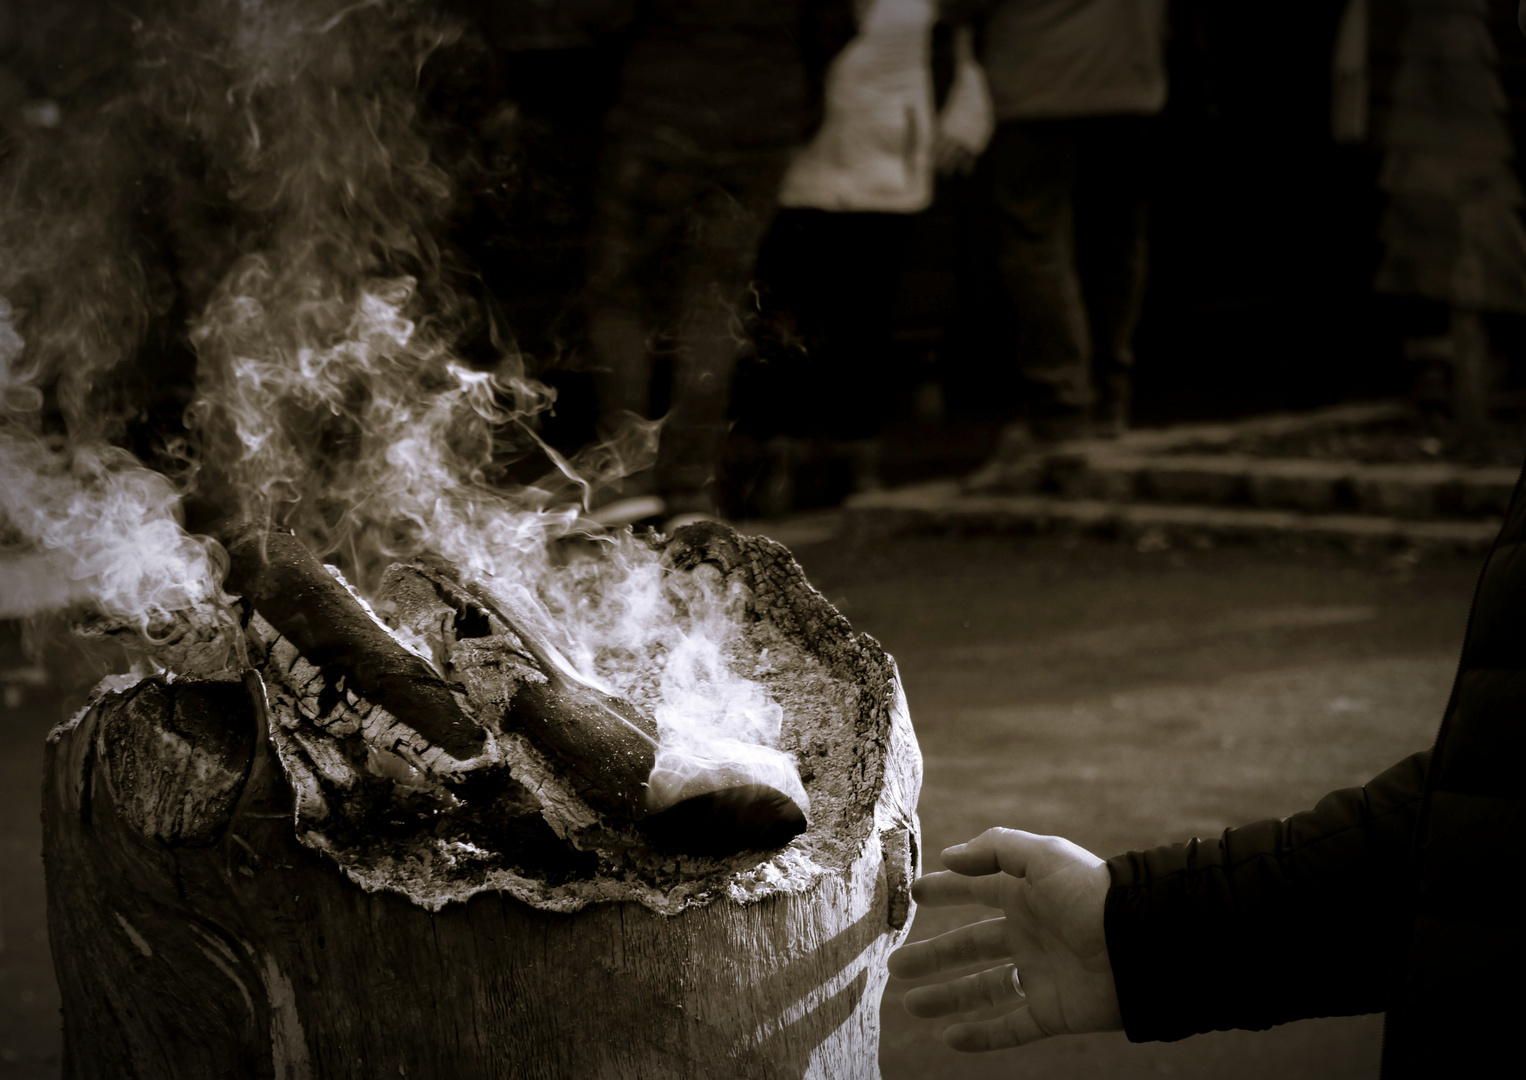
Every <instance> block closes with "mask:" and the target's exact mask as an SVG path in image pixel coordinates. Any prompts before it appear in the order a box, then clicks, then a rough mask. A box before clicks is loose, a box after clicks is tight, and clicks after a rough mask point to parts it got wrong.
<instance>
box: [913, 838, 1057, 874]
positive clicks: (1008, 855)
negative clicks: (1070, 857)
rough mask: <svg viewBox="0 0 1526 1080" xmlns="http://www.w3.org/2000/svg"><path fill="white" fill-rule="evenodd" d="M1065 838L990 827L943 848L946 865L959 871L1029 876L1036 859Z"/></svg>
mask: <svg viewBox="0 0 1526 1080" xmlns="http://www.w3.org/2000/svg"><path fill="white" fill-rule="evenodd" d="M1063 843H1064V841H1061V840H1059V839H1058V838H1057V837H1053V836H1039V835H1038V834H1036V833H1030V832H1023V831H1022V830H1021V829H987V830H986V831H985V832H983V833H981V834H980V835H979V836H977V837H975V839H973V840H970V841H967V842H966V843H963V844H955V845H954V846H953V847H951V848H945V849H944V850H943V865H944V866H946V867H948V868H949V869H950V870H952V871H954V872H955V873H956V874H967V875H979V874H994V873H996V872H997V871H1001V872H1002V873H1005V874H1010V875H1012V876H1013V877H1026V876H1027V874H1028V872H1029V869H1030V867H1031V866H1032V865H1033V863H1034V862H1036V861H1040V860H1044V859H1046V858H1047V857H1050V856H1053V855H1054V854H1055V853H1056V851H1055V849H1056V846H1057V845H1060V844H1063Z"/></svg>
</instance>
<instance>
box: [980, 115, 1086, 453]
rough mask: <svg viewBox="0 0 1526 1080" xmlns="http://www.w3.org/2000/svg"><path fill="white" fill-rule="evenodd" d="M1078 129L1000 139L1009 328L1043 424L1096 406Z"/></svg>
mask: <svg viewBox="0 0 1526 1080" xmlns="http://www.w3.org/2000/svg"><path fill="white" fill-rule="evenodd" d="M1074 123H1075V122H1074V121H1065V120H1046V121H1021V122H1009V123H1005V124H1002V125H1000V126H999V127H998V128H997V130H996V134H995V137H994V138H993V140H992V143H991V148H990V151H989V152H990V154H991V156H992V161H991V187H992V190H991V201H992V208H993V210H994V217H995V231H996V243H997V267H998V271H999V274H1000V278H1001V285H1002V290H1003V297H1002V300H1003V305H1002V306H1003V312H1002V315H1003V325H1004V327H1005V334H1006V336H1007V341H1008V342H1009V346H1008V347H1009V348H1010V355H1011V356H1012V358H1013V362H1015V363H1016V365H1017V367H1018V369H1019V371H1020V372H1021V374H1022V377H1023V380H1024V382H1025V384H1026V396H1027V398H1028V412H1029V415H1030V417H1031V418H1032V419H1033V420H1034V422H1035V425H1036V426H1037V425H1039V424H1041V423H1048V422H1053V421H1057V420H1070V419H1072V418H1076V417H1082V416H1084V414H1085V411H1086V409H1087V407H1088V406H1089V405H1090V404H1091V400H1092V388H1091V374H1090V369H1091V349H1092V346H1091V332H1090V329H1089V327H1088V324H1087V317H1086V308H1085V306H1084V304H1083V301H1082V294H1081V283H1080V279H1079V277H1078V275H1077V270H1076V252H1075V228H1074V207H1073V204H1072V191H1073V188H1074V184H1075V177H1076V159H1077V147H1076V138H1075V130H1074Z"/></svg>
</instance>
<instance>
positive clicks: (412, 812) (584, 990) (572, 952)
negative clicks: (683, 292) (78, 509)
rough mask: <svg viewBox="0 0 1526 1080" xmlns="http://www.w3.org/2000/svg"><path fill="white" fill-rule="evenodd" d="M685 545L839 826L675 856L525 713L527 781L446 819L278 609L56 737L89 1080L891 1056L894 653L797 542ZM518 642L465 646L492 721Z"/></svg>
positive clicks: (73, 1013) (670, 1072) (55, 872)
mask: <svg viewBox="0 0 1526 1080" xmlns="http://www.w3.org/2000/svg"><path fill="white" fill-rule="evenodd" d="M664 557H665V558H666V559H667V560H668V562H669V564H670V566H671V568H672V572H673V573H688V574H707V575H710V576H711V577H714V578H716V579H717V580H719V581H720V582H721V583H723V584H724V585H726V586H727V587H729V588H732V589H733V590H735V591H737V592H738V594H739V595H741V596H742V597H743V598H744V599H745V602H746V605H747V607H746V631H745V634H744V635H743V637H744V638H745V639H746V640H745V641H743V642H741V643H739V649H740V653H739V655H741V656H744V657H751V658H752V659H753V660H754V661H758V662H757V663H756V664H755V666H754V669H753V670H752V671H751V672H750V674H751V675H753V676H754V677H756V678H758V679H759V680H760V681H761V682H762V683H763V685H764V686H765V687H766V688H767V690H768V691H769V693H770V694H771V695H772V696H773V697H774V698H775V700H777V701H778V702H779V703H780V705H781V706H782V707H783V709H784V724H783V730H784V734H783V736H782V740H781V749H784V750H786V751H788V752H789V753H790V754H792V755H793V756H794V757H795V759H796V760H797V761H798V762H799V763H800V776H801V779H802V781H803V782H804V787H805V790H806V791H807V792H808V794H809V797H810V804H811V810H810V826H809V828H808V829H807V830H806V832H805V833H803V834H802V835H800V836H799V837H797V838H796V839H795V840H794V841H792V842H791V843H790V844H789V845H787V846H786V847H784V848H782V849H779V850H775V851H764V852H759V851H753V852H743V853H741V854H738V855H733V856H728V857H724V858H715V857H709V856H687V855H681V854H679V855H674V854H671V853H669V854H664V853H662V852H660V851H652V850H647V849H646V848H644V847H643V845H642V841H641V839H640V837H639V835H637V834H633V833H631V832H630V831H629V830H628V829H625V828H624V827H623V826H621V825H620V824H619V823H616V822H611V821H609V820H606V819H605V818H604V816H603V815H601V814H600V813H599V812H598V811H596V810H594V809H592V808H590V807H589V806H588V805H586V804H584V803H582V802H580V800H578V798H577V797H576V795H575V793H573V792H572V791H571V789H570V788H569V787H568V786H567V785H565V784H563V783H561V781H560V779H559V778H558V777H557V776H556V775H555V773H556V770H555V767H554V763H549V762H548V761H547V759H545V758H543V757H537V756H536V755H535V753H534V751H533V748H529V747H528V746H527V745H522V744H523V742H524V741H523V740H519V739H517V737H516V735H515V734H514V733H513V732H500V733H498V734H499V736H500V737H501V741H502V742H503V744H504V746H505V747H506V748H507V749H506V753H507V760H508V766H507V771H508V773H512V774H513V779H514V781H515V783H508V782H506V781H501V780H500V781H494V782H489V777H488V775H487V774H484V775H483V776H477V777H475V778H474V777H473V776H471V775H468V776H467V777H466V779H465V780H461V781H459V782H458V783H456V785H455V786H454V787H451V788H450V789H449V798H450V799H452V800H454V803H453V804H452V807H456V808H452V807H447V808H446V809H445V810H443V811H442V810H440V808H439V807H440V805H442V804H431V803H429V797H430V795H429V792H428V791H427V790H424V787H425V786H427V785H423V786H421V785H422V781H420V780H419V777H418V775H417V774H416V773H413V774H412V775H410V770H409V769H408V767H407V766H406V764H405V763H400V762H399V761H397V760H387V759H386V758H385V756H384V752H383V751H380V750H378V749H377V748H376V746H375V745H374V744H373V743H365V744H364V745H362V742H361V740H363V739H365V738H367V737H368V736H366V727H367V719H366V718H367V716H368V715H369V714H368V713H367V711H366V710H367V705H366V703H365V702H363V701H357V700H356V699H355V696H354V694H353V693H348V692H346V691H344V689H343V687H341V686H334V685H330V684H329V683H328V682H327V680H326V678H325V676H324V674H323V673H322V672H320V671H318V670H316V669H315V668H313V666H312V665H311V664H308V663H306V661H304V660H303V659H302V658H301V657H300V656H299V655H297V654H295V652H294V650H292V649H291V648H290V646H289V644H287V643H284V639H281V638H280V637H279V636H278V635H274V634H273V632H272V631H271V630H270V628H269V627H268V626H266V625H262V624H261V622H260V620H259V619H258V618H255V619H253V620H252V621H251V624H250V630H251V641H252V642H253V643H254V644H255V646H256V648H255V650H254V653H253V655H252V661H253V664H252V667H251V669H250V670H249V671H247V672H246V673H245V674H244V676H243V678H242V679H241V680H240V679H233V678H230V679H224V680H198V679H192V678H186V677H181V678H169V677H154V678H145V679H140V680H133V679H130V678H127V677H117V678H115V679H114V680H107V681H106V682H105V683H103V684H102V685H101V686H100V687H99V688H98V690H97V692H96V694H95V696H94V697H93V699H92V701H91V703H90V704H89V705H88V706H87V707H86V708H85V709H84V710H82V711H81V712H80V713H79V714H78V715H77V716H75V717H74V718H73V719H71V720H70V721H68V722H67V723H65V724H63V725H61V726H60V727H59V728H57V729H56V730H55V731H54V732H53V733H52V734H51V735H50V737H49V741H48V753H47V768H46V776H45V781H44V788H45V790H44V828H45V856H46V862H47V880H48V915H49V924H50V933H51V938H52V947H53V955H54V959H55V965H56V968H57V972H58V980H59V986H60V990H61V992H62V996H63V1017H64V1042H65V1056H64V1075H65V1076H66V1077H69V1078H97V1077H99V1078H103V1080H104V1078H112V1080H121V1078H149V1077H155V1078H157V1077H187V1078H197V1080H202V1078H206V1077H214V1076H250V1077H269V1078H273V1080H294V1078H307V1077H324V1078H327V1077H335V1078H338V1077H356V1078H360V1077H365V1078H374V1077H380V1076H414V1077H429V1078H433V1077H450V1078H460V1080H470V1078H476V1077H483V1078H487V1077H494V1078H498V1077H506V1076H514V1077H632V1078H634V1077H643V1078H644V1077H684V1078H688V1077H695V1076H735V1077H769V1078H773V1077H799V1076H807V1075H810V1076H824V1077H834V1078H836V1077H872V1076H877V1075H878V1062H877V1056H878V1035H879V1004H880V997H881V991H882V989H883V987H884V984H885V980H886V977H887V976H886V971H885V959H886V956H887V954H888V953H889V952H890V951H891V950H892V949H893V948H894V947H896V946H897V945H898V944H899V943H900V942H901V941H902V940H903V939H904V937H905V934H906V932H907V927H908V926H909V923H910V919H911V914H912V903H911V898H910V882H911V880H912V878H913V877H914V876H915V874H916V872H917V864H918V850H917V843H918V840H917V837H918V833H917V819H916V812H915V810H916V798H917V793H918V790H919V787H920V782H921V758H920V755H919V752H918V750H917V746H916V742H915V738H914V735H913V733H912V730H911V726H910V721H909V718H908V716H907V711H906V705H905V698H904V696H903V695H902V693H901V689H900V684H899V680H898V677H897V675H896V672H895V667H894V663H893V661H892V660H891V659H890V658H889V657H888V656H886V655H885V653H884V652H883V651H882V650H881V649H880V647H879V646H878V644H877V643H876V642H874V641H873V639H871V638H868V637H867V636H865V635H861V634H855V633H853V632H852V630H851V628H850V627H849V626H848V624H847V622H846V620H844V619H843V618H842V617H841V616H840V615H839V614H838V613H837V612H836V611H835V610H833V609H832V607H831V606H830V605H829V604H828V603H827V602H826V600H825V599H824V598H823V597H821V595H820V594H819V593H817V592H816V591H815V590H814V589H812V588H811V587H810V586H809V584H808V583H807V582H806V581H805V579H804V576H803V574H802V573H801V572H800V570H799V567H798V566H797V565H796V564H795V563H794V561H793V559H792V558H790V556H789V554H788V552H786V551H785V550H784V549H783V548H781V547H780V546H779V545H777V544H774V543H772V542H770V541H767V540H764V539H761V538H748V537H739V536H737V535H736V534H734V533H731V532H730V531H729V530H726V529H724V528H722V527H708V526H707V527H703V528H696V529H691V530H687V531H685V532H681V533H680V534H679V536H678V537H677V538H675V540H673V541H672V542H670V543H669V544H668V546H667V550H666V552H665V556H664ZM406 607H407V605H406V604H402V605H401V608H406ZM407 616H408V612H407V611H406V610H403V611H402V615H401V616H400V617H401V618H402V619H403V620H404V621H406V618H407ZM491 644H492V640H491V637H488V638H480V637H479V638H468V637H461V638H459V639H457V640H455V641H454V642H453V643H450V642H448V643H447V645H448V647H449V649H450V650H452V651H451V654H450V657H448V658H447V670H448V671H449V672H450V673H451V677H452V678H453V679H454V680H455V684H456V685H457V686H458V689H459V690H460V692H461V693H462V694H463V695H464V696H465V697H466V698H468V699H470V702H471V704H472V706H473V707H474V709H475V711H476V712H477V713H478V714H479V715H480V714H481V713H482V712H483V707H482V703H483V700H485V696H486V697H490V696H491V690H490V688H489V690H484V689H483V686H484V685H485V684H486V683H485V681H484V680H485V677H484V676H483V674H482V672H483V671H484V670H485V669H484V668H482V667H481V666H480V665H479V666H477V667H472V664H475V663H477V660H474V659H473V658H474V657H476V658H478V659H480V656H481V655H482V654H483V651H484V650H485V649H487V650H488V651H489V652H490V651H491V650H490V649H488V646H490V645H491ZM759 658H762V659H761V660H760V659H759ZM486 682H491V680H486ZM314 714H317V718H316V719H314ZM336 718H337V719H336ZM324 720H326V721H327V725H326V726H320V724H319V721H324ZM371 726H372V727H373V728H374V727H375V726H376V725H375V724H372V725H371ZM334 732H339V733H340V734H338V735H335V734H334ZM346 733H347V734H346ZM325 740H328V741H325ZM336 748H337V749H338V751H339V753H337V754H336V753H335V750H336ZM346 755H348V756H346ZM347 762H348V764H346V763H347ZM356 762H361V763H362V764H361V766H359V767H357V766H356V764H355V763H356ZM347 769H349V770H350V771H349V772H347V771H346V770H347ZM347 785H348V786H347ZM526 792H531V793H532V794H533V795H534V798H533V799H527V798H526V794H525V793H526ZM420 807H424V809H420ZM431 822H432V824H431Z"/></svg>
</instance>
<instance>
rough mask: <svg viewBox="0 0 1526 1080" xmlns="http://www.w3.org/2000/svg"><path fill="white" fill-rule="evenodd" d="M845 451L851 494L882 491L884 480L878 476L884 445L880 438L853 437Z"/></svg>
mask: <svg viewBox="0 0 1526 1080" xmlns="http://www.w3.org/2000/svg"><path fill="white" fill-rule="evenodd" d="M847 452H848V472H849V475H850V476H851V478H852V479H851V483H852V485H853V494H855V495H862V494H863V493H865V492H868V491H884V490H885V480H884V478H883V477H882V476H880V460H881V458H883V457H884V447H883V446H882V445H881V443H880V440H878V439H854V440H852V441H851V442H849V443H848V445H847Z"/></svg>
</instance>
